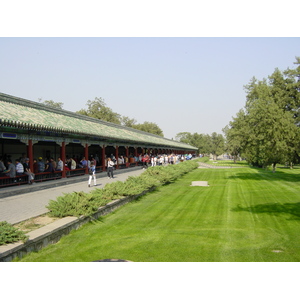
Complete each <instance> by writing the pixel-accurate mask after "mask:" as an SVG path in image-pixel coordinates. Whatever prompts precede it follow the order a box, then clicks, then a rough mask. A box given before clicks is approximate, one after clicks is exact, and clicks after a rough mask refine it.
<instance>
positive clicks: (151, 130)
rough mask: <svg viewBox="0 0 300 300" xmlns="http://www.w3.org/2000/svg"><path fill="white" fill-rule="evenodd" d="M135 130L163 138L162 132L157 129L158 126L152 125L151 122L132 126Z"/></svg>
mask: <svg viewBox="0 0 300 300" xmlns="http://www.w3.org/2000/svg"><path fill="white" fill-rule="evenodd" d="M132 127H133V128H135V129H138V130H141V131H145V132H149V133H152V134H156V135H159V136H162V137H163V136H164V134H163V131H162V130H161V129H160V128H159V126H158V125H157V124H156V123H152V122H147V121H146V122H144V123H142V124H135V125H133V126H132Z"/></svg>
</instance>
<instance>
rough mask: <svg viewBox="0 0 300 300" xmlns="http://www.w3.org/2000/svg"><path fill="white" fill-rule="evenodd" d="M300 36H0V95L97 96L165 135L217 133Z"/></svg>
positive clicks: (77, 103)
mask: <svg viewBox="0 0 300 300" xmlns="http://www.w3.org/2000/svg"><path fill="white" fill-rule="evenodd" d="M295 56H300V38H288V37H283V38H276V37H275V38H250V37H247V38H238V37H235V38H227V37H223V38H222V37H221V38H217V37H212V38H207V37H191V38H189V37H183V38H176V37H169V38H163V37H160V38H153V37H144V38H125V37H120V38H108V37H95V38H89V37H83V38H71V37H69V38H63V37H61V38H49V37H48V38H25V37H23V38H6V37H2V38H0V65H1V73H0V91H1V92H2V93H6V94H10V95H13V96H18V97H21V98H25V99H29V100H33V101H38V99H39V98H42V100H53V101H55V102H63V103H64V106H63V108H64V109H66V110H70V111H74V112H75V111H77V110H80V109H82V108H85V109H86V108H87V107H86V102H87V100H94V99H95V97H102V98H103V99H104V100H105V102H106V104H107V106H108V107H110V108H112V110H113V111H115V112H117V113H119V114H121V115H122V116H128V117H130V118H135V119H136V120H137V122H138V123H143V122H144V121H149V122H154V123H156V124H157V125H158V126H159V127H160V128H161V129H162V130H163V132H164V135H165V137H167V138H174V137H175V136H176V134H177V133H179V132H184V131H187V132H192V133H194V132H198V133H207V134H211V133H212V132H217V133H222V128H224V127H225V126H226V125H227V124H228V123H229V121H230V120H231V119H232V117H233V116H235V114H236V113H237V112H238V110H239V109H241V108H242V107H243V106H244V104H245V96H246V94H245V91H244V88H243V86H244V85H245V84H247V83H249V81H250V79H251V78H252V77H253V76H255V77H257V78H258V79H262V78H265V77H267V76H268V75H271V74H272V72H273V71H274V70H275V68H276V67H278V68H279V69H280V70H285V69H286V68H288V67H291V68H293V67H294V65H293V62H294V61H295Z"/></svg>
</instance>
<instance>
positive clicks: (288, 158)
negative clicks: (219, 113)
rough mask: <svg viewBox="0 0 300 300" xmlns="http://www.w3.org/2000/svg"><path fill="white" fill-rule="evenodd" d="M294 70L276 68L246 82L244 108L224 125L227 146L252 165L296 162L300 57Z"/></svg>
mask: <svg viewBox="0 0 300 300" xmlns="http://www.w3.org/2000/svg"><path fill="white" fill-rule="evenodd" d="M295 64H297V65H298V67H297V68H296V69H295V70H290V69H289V70H286V71H284V72H281V71H279V70H278V69H276V70H275V71H274V72H273V74H272V75H271V76H269V77H268V79H263V80H261V81H259V80H257V79H256V78H252V80H251V81H250V83H249V84H248V85H246V86H245V89H246V92H247V101H246V105H245V109H244V110H240V111H239V113H238V114H237V116H236V117H235V118H234V119H233V121H231V122H230V123H229V126H227V127H226V128H224V132H225V134H226V138H227V150H228V151H229V152H230V153H231V154H232V155H234V156H237V155H243V156H244V157H245V158H246V159H247V161H248V162H249V163H251V164H252V165H254V166H260V167H266V166H269V165H271V164H272V165H273V170H274V171H275V166H276V164H278V163H282V164H285V163H289V164H290V163H297V162H299V161H300V157H299V148H300V143H299V134H300V129H299V124H300V123H299V121H300V118H299V115H300V114H299V112H300V93H299V87H300V82H299V80H298V77H299V74H300V66H299V65H300V59H299V58H297V62H296V63H295Z"/></svg>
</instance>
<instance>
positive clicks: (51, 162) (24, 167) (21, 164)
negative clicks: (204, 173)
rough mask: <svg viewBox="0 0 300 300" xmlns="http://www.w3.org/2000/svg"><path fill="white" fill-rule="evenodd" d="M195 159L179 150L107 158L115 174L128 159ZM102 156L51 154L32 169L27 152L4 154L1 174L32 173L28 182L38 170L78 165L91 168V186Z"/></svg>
mask: <svg viewBox="0 0 300 300" xmlns="http://www.w3.org/2000/svg"><path fill="white" fill-rule="evenodd" d="M189 159H192V155H191V154H189V155H187V154H186V155H177V154H156V155H153V154H144V155H142V154H140V155H138V156H134V155H130V156H129V157H127V156H125V155H120V156H119V157H118V159H116V157H115V156H114V155H113V154H111V155H110V156H107V157H106V158H105V167H106V168H107V176H108V177H109V178H114V175H113V170H114V168H115V166H116V165H118V166H121V165H127V164H128V163H137V164H140V165H142V168H148V167H149V166H151V167H155V166H158V165H164V166H165V165H168V164H176V163H178V162H180V161H183V160H189ZM100 164H101V163H100V159H99V157H98V156H97V154H96V155H91V156H90V157H89V158H86V157H81V158H80V157H79V156H72V157H69V156H67V157H66V161H65V162H63V161H62V159H61V158H60V157H58V159H57V161H56V160H55V159H54V158H52V157H50V158H46V159H45V160H43V158H42V157H39V158H38V159H33V170H31V169H30V161H29V158H28V157H26V154H25V153H23V154H22V156H21V157H20V158H17V159H15V161H14V162H13V161H12V159H11V157H10V156H9V155H4V156H0V177H3V176H8V177H10V178H14V177H16V176H20V175H27V176H28V184H32V183H34V179H35V174H40V173H49V172H50V173H53V172H55V171H63V170H65V171H71V170H75V169H86V168H87V169H88V170H89V182H88V186H90V185H91V180H92V179H93V180H94V185H96V175H95V174H96V167H97V166H100Z"/></svg>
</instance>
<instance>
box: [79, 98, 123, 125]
mask: <svg viewBox="0 0 300 300" xmlns="http://www.w3.org/2000/svg"><path fill="white" fill-rule="evenodd" d="M86 105H87V106H88V109H87V110H85V109H81V110H79V111H77V112H76V113H78V114H81V115H85V116H89V117H92V118H96V119H99V120H103V121H107V122H111V123H115V124H121V115H119V114H118V113H115V112H113V111H112V109H111V108H109V107H107V106H106V103H105V101H104V99H102V98H97V97H96V98H95V100H93V101H91V100H88V101H87V104H86Z"/></svg>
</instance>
